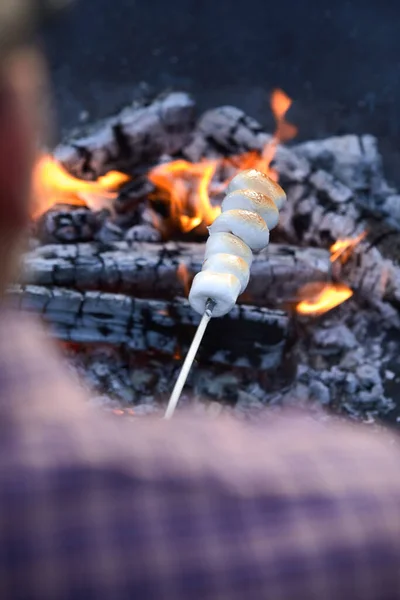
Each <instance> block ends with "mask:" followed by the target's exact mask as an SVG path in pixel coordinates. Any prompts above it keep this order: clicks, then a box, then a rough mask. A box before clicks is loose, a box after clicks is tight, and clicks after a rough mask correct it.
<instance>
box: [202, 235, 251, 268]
mask: <svg viewBox="0 0 400 600" xmlns="http://www.w3.org/2000/svg"><path fill="white" fill-rule="evenodd" d="M220 253H222V254H233V255H234V256H239V257H240V258H243V259H244V260H245V261H246V262H247V264H248V265H249V267H251V263H252V262H253V253H252V251H251V250H250V248H249V247H248V245H247V244H245V243H244V241H243V240H241V239H240V238H238V237H237V236H236V235H233V233H225V232H222V233H212V234H211V235H210V237H209V238H208V240H207V242H206V251H205V255H204V258H205V259H207V258H210V256H213V255H214V254H220Z"/></svg>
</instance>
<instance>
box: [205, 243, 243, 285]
mask: <svg viewBox="0 0 400 600" xmlns="http://www.w3.org/2000/svg"><path fill="white" fill-rule="evenodd" d="M202 271H205V272H206V271H212V272H213V273H230V274H231V275H235V277H237V278H238V279H239V281H240V293H242V292H244V290H245V289H246V287H247V284H248V283H249V279H250V269H249V265H248V264H247V262H246V261H245V260H244V258H240V256H235V255H234V254H222V253H218V254H214V255H213V256H210V258H207V259H206V260H205V261H204V263H203V268H202Z"/></svg>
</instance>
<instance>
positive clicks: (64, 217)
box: [10, 90, 400, 422]
mask: <svg viewBox="0 0 400 600" xmlns="http://www.w3.org/2000/svg"><path fill="white" fill-rule="evenodd" d="M290 103H291V101H290V99H289V98H288V97H287V96H286V95H285V94H284V93H283V92H282V91H280V90H276V91H275V92H274V93H273V95H272V99H271V107H272V111H273V114H274V116H275V119H276V123H277V126H276V131H275V133H274V134H273V135H270V134H268V133H266V132H265V131H263V128H262V127H261V126H260V125H259V123H257V122H256V121H255V120H254V119H252V118H251V117H249V116H247V115H246V114H244V113H243V112H242V111H240V110H239V109H237V108H235V107H232V106H223V107H220V108H216V109H213V110H209V111H207V112H206V113H204V114H203V115H201V116H200V117H199V118H196V117H195V105H194V102H193V100H192V99H191V98H190V97H189V96H187V95H186V94H184V93H170V94H167V95H165V96H163V97H160V98H157V99H155V100H154V101H153V102H152V103H149V104H147V105H143V106H131V107H128V108H126V109H124V110H123V111H122V112H121V113H120V114H119V115H116V116H114V117H112V118H110V119H108V120H106V121H103V122H101V123H98V124H96V125H95V126H94V127H93V128H91V129H88V130H87V131H85V132H81V134H80V135H79V136H78V137H75V138H74V139H71V140H68V141H66V142H65V143H64V144H63V145H61V146H59V147H58V148H56V149H55V150H54V152H53V153H52V154H51V155H50V154H49V155H45V156H43V157H42V158H41V159H40V161H39V162H38V164H37V167H36V170H35V174H34V198H35V205H34V211H33V214H32V237H31V240H30V250H29V252H28V253H27V254H26V255H25V257H24V261H23V269H22V276H21V284H19V285H16V286H14V287H13V288H12V289H11V290H10V297H11V298H12V299H13V301H15V302H17V303H18V304H19V306H20V307H21V308H22V309H24V310H28V311H34V312H37V313H39V314H41V315H42V316H43V318H44V319H45V320H46V321H47V322H48V323H49V325H50V329H51V331H52V333H53V334H54V335H55V336H56V337H57V338H58V339H59V340H60V343H61V344H62V345H63V347H64V349H65V353H66V356H67V357H68V360H69V362H70V364H71V365H72V367H73V368H74V369H75V370H77V371H78V373H79V374H80V376H81V377H82V380H83V381H84V382H86V384H87V385H88V387H89V388H90V390H91V392H92V395H93V396H94V397H95V398H96V401H98V402H100V403H101V404H102V405H104V406H105V407H106V408H109V409H111V410H114V411H115V412H116V414H118V415H119V414H121V415H128V416H129V415H132V414H141V413H147V412H153V411H157V410H159V409H160V407H161V406H162V404H163V403H165V401H166V400H167V398H168V395H169V393H170V392H171V389H172V386H173V380H174V378H175V377H176V375H177V372H178V370H179V367H180V364H181V362H182V357H184V355H185V352H186V349H187V347H188V344H189V343H190V341H191V337H192V335H193V332H194V330H195V327H196V325H197V324H198V321H199V319H198V315H196V314H195V313H194V311H192V309H191V308H190V306H189V304H188V302H187V300H186V297H187V293H188V289H189V288H190V284H191V280H192V278H193V276H194V274H195V273H196V272H197V271H199V270H200V268H201V263H202V257H203V254H204V247H203V243H204V241H205V239H206V235H207V225H209V224H210V223H211V222H212V221H213V220H214V218H215V216H216V215H217V214H218V213H219V211H220V208H219V206H220V202H221V198H222V196H223V193H224V190H225V188H226V185H227V182H228V181H229V180H230V179H231V177H232V176H233V175H234V174H235V173H236V172H237V171H238V170H240V169H244V168H252V167H254V168H257V169H260V170H263V171H264V172H268V174H269V175H270V176H272V177H274V178H275V179H276V180H278V179H279V181H280V183H281V185H282V186H283V187H284V188H285V191H286V192H287V195H288V202H287V204H286V207H285V209H284V211H283V212H282V216H281V220H280V224H279V226H278V228H277V229H276V230H274V232H273V233H272V235H271V241H272V243H271V245H270V246H269V248H268V251H263V252H261V253H260V254H259V255H258V256H257V257H256V259H255V261H254V264H253V267H252V275H251V279H250V284H249V286H248V288H247V290H246V292H245V294H244V295H243V296H242V297H241V298H240V303H239V305H238V306H237V307H236V308H235V309H234V310H233V311H232V312H231V313H230V314H229V315H227V316H226V317H224V318H222V319H215V320H213V321H212V324H211V326H210V327H209V330H208V332H207V334H206V337H205V339H204V344H203V345H202V348H201V352H200V354H199V357H198V359H199V362H198V364H197V365H196V368H195V369H194V370H193V372H192V373H191V376H190V379H189V382H188V387H187V388H186V390H185V398H184V402H183V403H182V404H183V405H184V404H189V403H190V404H193V403H195V404H198V405H199V406H201V407H204V406H206V407H211V409H212V410H217V411H220V410H224V411H230V412H234V413H235V414H237V415H244V416H246V417H247V416H251V415H257V414H258V412H259V411H261V410H263V409H264V407H265V406H266V405H269V406H275V407H277V409H279V407H280V406H283V405H287V404H291V405H295V406H298V405H304V404H307V405H310V406H312V407H315V409H316V410H318V411H319V410H320V409H321V407H323V408H325V409H326V414H329V413H330V414H336V415H340V414H345V415H351V416H353V417H355V418H361V419H363V420H366V421H368V422H369V421H372V420H375V419H376V418H385V419H387V418H390V419H392V420H395V419H396V411H395V410H394V409H395V408H396V406H395V402H394V397H395V394H396V387H397V380H398V378H399V380H400V375H399V373H398V372H399V369H398V365H397V356H398V354H399V350H400V335H399V327H400V317H399V312H398V311H399V302H400V267H399V260H398V256H399V252H398V245H399V241H400V233H399V230H400V208H399V207H400V196H398V195H397V193H396V190H394V189H391V188H390V186H389V185H388V184H387V182H386V181H385V178H384V175H383V171H382V164H381V158H380V155H379V151H378V148H377V143H376V140H375V139H374V138H373V137H372V136H369V135H364V136H355V135H347V136H343V137H335V138H328V139H325V140H321V141H310V142H306V143H301V144H298V145H293V144H292V145H291V146H290V147H288V146H286V145H285V142H287V141H289V140H290V139H292V138H294V137H295V135H296V128H295V127H294V126H293V125H291V124H289V123H287V121H286V120H285V114H286V112H287V110H288V108H289V106H290ZM207 409H209V408H207Z"/></svg>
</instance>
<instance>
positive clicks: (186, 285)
mask: <svg viewBox="0 0 400 600" xmlns="http://www.w3.org/2000/svg"><path fill="white" fill-rule="evenodd" d="M176 274H177V277H178V279H179V281H180V282H181V283H182V285H183V289H184V292H185V296H188V295H189V291H190V283H191V281H190V279H191V277H190V274H189V271H188V268H187V266H186V265H185V263H179V265H178V268H177V269H176Z"/></svg>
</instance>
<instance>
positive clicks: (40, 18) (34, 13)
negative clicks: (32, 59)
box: [0, 0, 73, 60]
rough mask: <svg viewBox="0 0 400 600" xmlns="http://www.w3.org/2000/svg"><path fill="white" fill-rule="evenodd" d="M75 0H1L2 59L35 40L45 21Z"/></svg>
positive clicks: (0, 40)
mask: <svg viewBox="0 0 400 600" xmlns="http://www.w3.org/2000/svg"><path fill="white" fill-rule="evenodd" d="M72 1H73V0H0V60H2V59H3V58H4V57H6V56H7V55H8V54H9V53H10V52H12V51H13V50H14V49H16V48H18V47H20V46H27V45H30V43H31V42H32V41H33V40H34V38H35V36H36V33H37V31H38V30H39V29H40V28H41V26H42V25H43V23H45V22H46V20H48V18H49V17H51V16H52V15H53V14H55V13H57V12H58V11H59V10H60V9H62V8H65V7H67V6H68V5H70V4H71V3H72Z"/></svg>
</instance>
